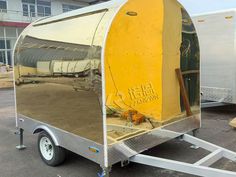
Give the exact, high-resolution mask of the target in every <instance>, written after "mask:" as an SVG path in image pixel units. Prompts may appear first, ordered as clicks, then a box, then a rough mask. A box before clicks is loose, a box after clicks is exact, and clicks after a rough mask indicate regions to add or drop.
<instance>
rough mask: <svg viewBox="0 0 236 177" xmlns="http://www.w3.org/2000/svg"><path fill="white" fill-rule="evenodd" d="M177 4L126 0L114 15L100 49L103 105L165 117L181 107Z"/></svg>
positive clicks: (179, 31)
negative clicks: (101, 51) (103, 82)
mask: <svg viewBox="0 0 236 177" xmlns="http://www.w3.org/2000/svg"><path fill="white" fill-rule="evenodd" d="M181 32H182V15H181V6H180V5H179V3H178V2H177V1H175V0H150V1H149V2H148V3H147V2H146V1H145V0H129V1H128V2H127V3H126V4H125V5H124V6H123V7H122V8H121V10H120V11H119V13H118V14H117V16H116V17H115V19H114V21H113V23H112V26H111V29H110V31H109V34H108V38H107V42H106V49H105V75H106V97H107V100H106V105H107V106H108V107H110V108H115V109H116V110H119V111H121V112H124V111H127V110H137V111H138V112H140V113H142V114H144V115H145V116H147V117H150V118H153V119H156V120H157V121H159V122H164V121H167V120H169V119H170V118H174V117H176V116H177V115H178V114H180V113H181V110H180V88H179V84H178V81H177V78H176V74H175V69H176V68H179V67H180V50H179V49H180V45H181V37H182V36H181Z"/></svg>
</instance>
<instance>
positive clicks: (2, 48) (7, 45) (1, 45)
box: [0, 39, 12, 65]
mask: <svg viewBox="0 0 236 177" xmlns="http://www.w3.org/2000/svg"><path fill="white" fill-rule="evenodd" d="M0 63H4V64H9V65H12V58H11V41H10V40H6V41H5V40H4V39H0Z"/></svg>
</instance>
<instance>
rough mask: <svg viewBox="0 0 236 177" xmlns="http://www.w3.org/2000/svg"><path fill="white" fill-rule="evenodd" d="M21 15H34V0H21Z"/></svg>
mask: <svg viewBox="0 0 236 177" xmlns="http://www.w3.org/2000/svg"><path fill="white" fill-rule="evenodd" d="M22 8H23V16H27V17H35V0H22Z"/></svg>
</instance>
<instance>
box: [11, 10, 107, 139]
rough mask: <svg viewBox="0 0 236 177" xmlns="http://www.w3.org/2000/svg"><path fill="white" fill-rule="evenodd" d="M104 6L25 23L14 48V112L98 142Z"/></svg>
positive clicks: (100, 111) (99, 133)
mask: <svg viewBox="0 0 236 177" xmlns="http://www.w3.org/2000/svg"><path fill="white" fill-rule="evenodd" d="M104 14H105V11H99V12H97V13H96V12H94V13H92V14H88V15H83V16H82V17H75V18H71V19H66V20H62V21H59V22H54V23H50V24H42V25H37V23H36V24H34V25H33V26H31V27H29V28H28V29H27V30H25V31H24V33H23V34H22V36H21V38H20V39H19V41H18V45H17V47H16V51H15V79H16V100H17V111H18V115H19V117H20V115H24V116H26V117H29V118H31V119H34V120H36V121H40V122H42V123H46V124H49V125H51V126H54V127H56V128H59V129H62V130H64V131H66V132H67V133H73V134H75V135H78V136H81V137H83V138H85V139H89V140H92V141H94V142H96V143H99V144H103V119H102V99H101V98H102V94H101V91H102V88H101V87H102V84H101V80H102V78H101V50H102V47H101V46H100V45H94V44H93V43H94V36H95V32H96V28H97V27H98V26H99V23H100V21H101V19H102V18H103V16H104Z"/></svg>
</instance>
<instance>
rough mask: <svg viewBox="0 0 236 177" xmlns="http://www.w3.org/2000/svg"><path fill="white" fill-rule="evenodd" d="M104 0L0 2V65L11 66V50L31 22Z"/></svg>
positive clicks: (17, 0) (10, 0) (0, 0)
mask: <svg viewBox="0 0 236 177" xmlns="http://www.w3.org/2000/svg"><path fill="white" fill-rule="evenodd" d="M102 1H106V0H0V63H5V64H9V65H12V50H13V47H14V45H15V42H16V39H17V38H18V36H19V34H20V33H21V32H22V30H23V29H24V28H25V27H26V26H28V25H29V24H30V23H31V22H33V21H34V20H36V19H38V18H42V17H45V16H54V15H58V14H61V13H63V12H68V11H71V10H75V9H78V8H81V7H84V6H88V5H90V4H94V3H99V2H102Z"/></svg>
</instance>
